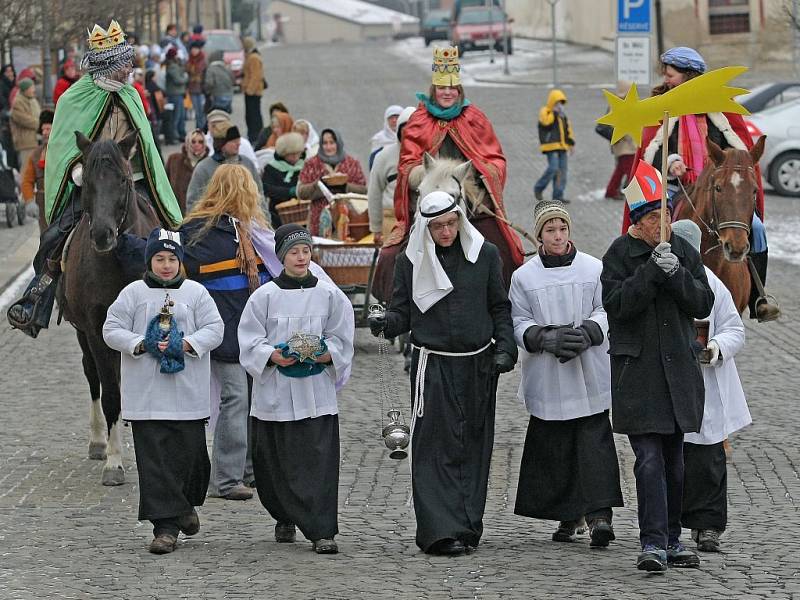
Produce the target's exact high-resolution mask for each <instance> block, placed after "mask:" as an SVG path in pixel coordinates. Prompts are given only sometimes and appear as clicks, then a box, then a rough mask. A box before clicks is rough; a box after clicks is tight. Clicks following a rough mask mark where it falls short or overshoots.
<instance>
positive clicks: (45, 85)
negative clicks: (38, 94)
mask: <svg viewBox="0 0 800 600" xmlns="http://www.w3.org/2000/svg"><path fill="white" fill-rule="evenodd" d="M39 6H40V8H41V11H42V71H43V73H42V95H43V96H44V97H43V98H42V100H43V101H44V104H45V105H48V104H50V103H51V102H52V101H53V73H52V71H53V63H52V59H53V57H52V55H51V53H50V13H49V12H48V8H47V0H39Z"/></svg>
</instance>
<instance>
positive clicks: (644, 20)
mask: <svg viewBox="0 0 800 600" xmlns="http://www.w3.org/2000/svg"><path fill="white" fill-rule="evenodd" d="M650 2H651V0H617V32H618V33H634V34H639V33H650Z"/></svg>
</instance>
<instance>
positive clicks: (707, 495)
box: [681, 442, 728, 531]
mask: <svg viewBox="0 0 800 600" xmlns="http://www.w3.org/2000/svg"><path fill="white" fill-rule="evenodd" d="M726 461H727V457H726V456H725V447H724V446H723V442H719V443H718V444H709V445H704V444H690V443H688V442H684V444H683V465H684V471H683V506H682V511H681V525H683V526H684V527H686V528H687V529H715V530H717V531H725V527H726V526H727V525H728V466H727V462H726Z"/></svg>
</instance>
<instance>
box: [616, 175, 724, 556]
mask: <svg viewBox="0 0 800 600" xmlns="http://www.w3.org/2000/svg"><path fill="white" fill-rule="evenodd" d="M639 164H640V168H637V172H636V174H635V176H634V178H633V179H632V181H631V184H630V185H629V186H628V187H627V188H626V189H625V190H624V192H625V195H626V198H627V201H628V204H629V205H630V207H631V217H632V221H633V225H631V227H630V229H629V230H628V232H627V233H626V234H625V235H623V236H621V237H619V238H617V239H616V240H615V241H614V242H613V243H612V244H611V247H610V248H609V249H608V251H607V252H606V255H605V256H604V257H603V271H602V275H601V282H602V285H603V306H604V307H605V310H606V313H607V314H608V329H609V342H610V349H609V354H610V355H611V392H612V417H613V425H614V431H615V432H617V433H624V434H627V435H628V439H629V440H630V443H631V447H632V448H633V452H634V454H635V455H636V463H635V465H634V475H635V477H636V495H637V499H638V503H639V537H640V540H641V544H642V553H641V554H640V555H639V558H638V561H637V566H638V568H639V569H641V570H647V571H665V570H666V569H667V563H669V564H670V565H672V566H675V567H679V566H683V567H696V566H698V565H699V564H700V559H699V558H698V557H697V555H696V554H695V553H694V552H692V551H690V550H687V549H686V548H684V546H683V545H682V544H681V542H680V539H679V538H680V532H681V524H680V518H681V496H682V489H683V434H684V433H688V432H697V431H699V430H700V425H701V423H702V419H703V403H704V387H703V375H702V373H701V371H700V365H699V363H698V360H697V356H696V354H695V350H694V349H693V346H692V342H693V341H694V339H695V338H696V334H695V329H694V323H693V319H695V318H697V319H701V318H704V317H705V316H706V315H707V314H708V313H709V312H710V311H711V307H712V305H713V303H714V293H713V292H712V291H711V288H710V286H709V284H708V280H707V279H706V275H705V272H704V270H703V264H702V262H701V260H700V255H699V254H698V253H697V251H696V250H695V249H694V248H693V247H692V246H691V245H690V244H689V243H688V242H686V241H685V240H684V239H683V238H681V237H679V236H674V235H672V234H671V231H670V230H669V227H668V228H667V235H668V236H669V237H668V238H667V239H668V240H669V241H668V242H667V241H661V239H660V237H661V236H660V227H659V225H660V222H659V221H660V210H659V209H660V208H661V200H660V198H661V191H660V178H659V177H658V173H657V172H656V171H655V169H653V168H652V167H651V166H650V165H646V163H643V162H640V163H639ZM642 165H644V167H642ZM645 167H646V169H645ZM645 170H648V171H647V172H644V171H645ZM650 182H656V183H657V184H658V185H657V186H656V187H657V188H659V189H655V190H653V189H652V187H651V186H652V183H650ZM643 187H644V191H643V190H642V188H643ZM667 222H669V209H667Z"/></svg>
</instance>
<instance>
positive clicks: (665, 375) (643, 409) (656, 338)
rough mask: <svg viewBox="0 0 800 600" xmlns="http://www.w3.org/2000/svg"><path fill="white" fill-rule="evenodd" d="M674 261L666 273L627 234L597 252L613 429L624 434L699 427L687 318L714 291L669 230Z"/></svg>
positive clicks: (702, 312) (707, 306) (701, 311)
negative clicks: (601, 254)
mask: <svg viewBox="0 0 800 600" xmlns="http://www.w3.org/2000/svg"><path fill="white" fill-rule="evenodd" d="M670 243H671V244H672V252H673V253H674V254H675V255H676V256H677V257H678V260H679V261H680V267H679V268H678V270H677V272H676V273H675V274H674V275H672V276H671V277H667V275H666V273H664V271H663V270H662V269H661V268H660V267H659V266H658V265H656V263H655V262H654V261H653V260H652V259H651V252H652V250H653V249H652V248H651V247H650V246H649V245H648V244H647V243H645V242H643V241H642V240H637V239H635V238H632V237H631V236H629V235H627V234H626V235H623V236H621V237H619V238H617V239H616V240H615V241H614V242H613V243H612V244H611V247H610V248H609V249H608V251H607V252H606V255H605V256H604V257H603V272H602V274H601V276H600V280H601V282H602V285H603V306H604V308H605V309H606V313H607V314H608V341H609V344H610V348H609V351H608V352H609V354H610V355H611V396H612V417H613V424H614V431H615V432H617V433H625V434H629V435H635V434H643V433H660V434H670V433H675V432H676V431H682V432H683V433H689V432H696V431H700V425H701V423H702V420H703V404H704V398H705V389H704V387H703V375H702V373H701V372H700V365H699V363H698V361H697V354H696V351H695V349H694V347H693V345H692V342H693V341H694V340H695V338H696V337H697V336H696V332H695V328H694V319H703V318H705V317H707V316H708V314H709V313H710V312H711V307H712V306H713V304H714V292H712V291H711V288H710V287H709V285H708V280H707V279H706V275H705V271H704V270H703V263H702V262H701V260H700V255H699V254H698V253H697V251H696V250H695V249H694V248H693V247H692V246H691V245H690V244H689V242H686V241H685V240H684V239H683V238H681V237H679V236H676V235H673V236H672V238H671V239H670Z"/></svg>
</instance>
